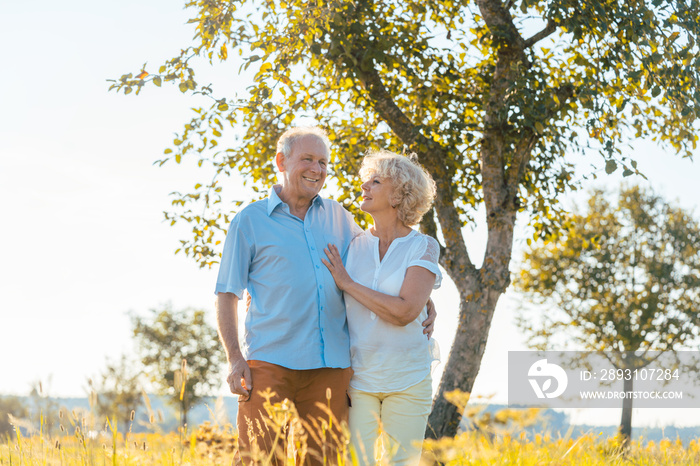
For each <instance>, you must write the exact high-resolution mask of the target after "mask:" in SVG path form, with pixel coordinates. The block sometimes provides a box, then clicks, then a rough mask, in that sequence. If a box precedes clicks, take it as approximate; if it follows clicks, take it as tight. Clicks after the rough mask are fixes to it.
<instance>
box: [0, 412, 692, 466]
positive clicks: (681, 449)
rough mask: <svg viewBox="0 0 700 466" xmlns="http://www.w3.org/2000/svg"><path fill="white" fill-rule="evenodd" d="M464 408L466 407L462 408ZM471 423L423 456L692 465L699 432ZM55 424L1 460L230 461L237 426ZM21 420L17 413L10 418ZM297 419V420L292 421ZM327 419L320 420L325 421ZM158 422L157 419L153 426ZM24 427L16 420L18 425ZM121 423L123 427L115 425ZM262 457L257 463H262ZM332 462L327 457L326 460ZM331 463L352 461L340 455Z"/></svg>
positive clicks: (278, 417) (518, 416)
mask: <svg viewBox="0 0 700 466" xmlns="http://www.w3.org/2000/svg"><path fill="white" fill-rule="evenodd" d="M467 411H468V410H467ZM270 413H271V420H270V423H269V425H270V427H272V428H274V429H276V430H278V432H279V427H280V426H282V425H289V423H290V419H291V420H292V421H291V423H292V425H295V424H294V423H295V422H297V421H298V420H297V419H295V418H294V414H295V412H294V408H293V406H292V407H291V408H290V407H289V406H286V405H285V406H282V405H280V404H275V405H272V406H271V407H270ZM465 415H468V416H470V420H473V421H474V422H473V425H474V426H475V427H476V429H475V430H470V431H468V432H463V433H461V434H458V435H457V436H456V437H454V438H444V439H441V440H438V441H425V442H424V452H425V455H424V458H425V459H426V460H428V461H427V463H428V464H429V463H436V462H440V463H443V464H447V465H523V466H526V465H549V464H552V465H584V466H587V465H639V466H644V465H699V466H700V440H698V439H696V440H692V441H690V442H688V443H687V444H685V445H684V444H683V442H681V441H680V440H668V439H667V440H662V441H660V442H657V443H655V442H653V441H644V440H638V441H632V442H631V443H630V444H629V446H628V448H627V449H624V450H623V449H622V448H621V447H620V443H619V441H618V439H616V438H606V437H604V436H603V435H602V434H600V433H598V434H596V433H595V432H592V433H589V434H586V435H583V436H578V437H576V438H574V437H571V436H569V435H565V436H564V437H558V438H553V437H552V436H550V435H548V434H546V433H543V434H535V435H534V436H530V437H529V436H528V435H526V434H525V433H524V431H523V430H522V426H523V425H524V424H526V423H527V422H528V420H529V421H531V420H532V419H533V417H535V416H536V413H534V414H532V413H529V414H528V413H526V414H523V413H522V412H515V411H514V410H508V412H506V410H504V412H503V413H502V414H501V415H500V417H499V416H498V415H497V416H495V417H492V416H487V417H483V416H482V417H479V414H478V413H470V412H466V413H465ZM59 417H60V419H59V422H58V426H59V428H58V429H54V432H52V433H47V432H46V430H45V427H44V426H45V422H44V420H40V421H39V422H38V424H39V425H38V426H35V430H33V433H32V434H31V435H26V436H23V435H21V431H18V433H19V435H15V436H13V437H12V438H7V439H5V441H4V442H3V443H2V444H1V445H0V466H11V465H42V466H43V465H60V466H71V465H104V466H106V465H112V466H117V465H163V466H165V465H201V466H207V465H229V464H231V460H232V458H233V455H234V453H235V447H234V445H235V442H236V435H237V434H236V432H235V431H234V429H233V427H232V426H230V425H226V426H214V425H211V424H209V423H204V424H202V425H200V426H199V427H198V428H197V429H196V430H191V431H187V430H180V432H179V433H145V434H144V433H138V434H136V433H131V432H130V427H131V426H127V431H126V432H123V431H122V432H119V431H118V429H117V426H115V425H114V424H112V423H111V422H109V421H107V422H106V423H105V424H103V425H102V426H101V427H100V428H97V429H96V428H95V425H96V424H98V422H96V420H95V418H94V417H93V416H92V415H90V414H89V413H80V412H73V413H65V412H61V414H60V415H59ZM20 424H22V422H20V421H19V420H17V425H20ZM297 425H298V424H297ZM326 427H327V426H326ZM154 428H157V426H154ZM28 429H29V430H31V429H30V426H27V425H26V422H25V424H24V425H23V429H22V431H25V432H26V431H27V430H28ZM122 430H123V429H122ZM299 438H301V437H299V436H297V437H296V441H297V443H296V445H292V444H290V445H287V447H286V454H287V455H286V456H287V461H286V464H288V465H293V464H294V457H295V451H297V449H298V447H299V443H298V442H299ZM265 463H266V460H265V458H264V457H261V459H260V461H259V463H257V464H265ZM330 463H331V462H329V464H330ZM332 463H333V464H338V463H340V464H344V465H350V464H353V461H352V460H344V459H340V461H337V460H336V461H333V462H332Z"/></svg>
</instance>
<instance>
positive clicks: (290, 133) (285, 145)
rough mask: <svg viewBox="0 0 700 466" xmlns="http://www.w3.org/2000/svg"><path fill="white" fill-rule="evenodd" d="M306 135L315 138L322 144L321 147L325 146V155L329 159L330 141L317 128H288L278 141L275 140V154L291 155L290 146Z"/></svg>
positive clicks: (321, 130)
mask: <svg viewBox="0 0 700 466" xmlns="http://www.w3.org/2000/svg"><path fill="white" fill-rule="evenodd" d="M308 135H314V136H317V137H318V138H319V139H320V140H321V141H322V142H323V145H324V146H326V155H328V156H329V157H330V155H331V141H330V140H329V139H328V134H327V133H326V132H325V131H324V130H323V129H322V128H320V127H318V126H297V127H295V128H289V129H288V130H287V131H285V132H284V134H282V136H280V138H279V140H277V153H279V152H282V154H284V156H285V157H289V156H290V154H291V153H292V146H293V145H294V143H295V142H296V141H297V139H299V138H302V137H304V136H308Z"/></svg>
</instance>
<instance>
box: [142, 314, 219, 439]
mask: <svg viewBox="0 0 700 466" xmlns="http://www.w3.org/2000/svg"><path fill="white" fill-rule="evenodd" d="M204 317H205V312H204V311H202V310H195V309H185V310H181V311H174V310H172V309H171V306H170V305H166V306H165V307H164V309H162V310H157V309H151V310H150V317H148V318H144V317H139V316H136V315H132V317H131V322H132V327H133V333H134V338H135V339H136V342H137V345H138V352H139V353H140V355H141V362H142V363H143V366H144V368H145V370H146V372H147V373H148V374H149V376H150V379H151V381H152V382H153V383H154V384H155V385H156V387H158V388H159V389H160V393H161V394H162V395H164V396H166V397H168V400H169V402H170V403H171V404H172V405H173V406H175V407H178V408H179V409H180V423H181V426H182V427H184V426H185V425H186V424H187V413H188V411H189V410H190V408H192V407H193V406H194V405H196V404H197V403H199V402H200V401H201V400H202V398H203V397H204V396H207V395H211V394H212V391H213V390H215V389H216V388H218V387H219V386H220V385H221V379H220V375H221V374H220V371H221V368H222V366H223V365H224V364H225V362H226V359H225V356H224V354H223V350H222V349H221V346H220V344H219V337H218V334H217V333H216V329H215V328H214V327H213V326H212V325H210V324H208V323H207V322H206V321H205V320H204Z"/></svg>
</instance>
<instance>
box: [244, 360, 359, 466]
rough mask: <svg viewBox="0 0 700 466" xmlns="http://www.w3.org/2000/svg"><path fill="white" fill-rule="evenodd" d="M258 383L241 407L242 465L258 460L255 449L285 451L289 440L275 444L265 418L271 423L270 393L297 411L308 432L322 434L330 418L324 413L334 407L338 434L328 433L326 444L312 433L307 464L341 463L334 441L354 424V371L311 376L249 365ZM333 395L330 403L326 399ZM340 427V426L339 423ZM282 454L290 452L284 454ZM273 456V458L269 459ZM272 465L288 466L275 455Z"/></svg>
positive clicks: (260, 363) (331, 370)
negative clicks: (342, 426) (344, 426)
mask: <svg viewBox="0 0 700 466" xmlns="http://www.w3.org/2000/svg"><path fill="white" fill-rule="evenodd" d="M248 365H249V366H250V371H251V375H252V378H253V389H252V390H251V395H250V398H248V399H247V400H243V399H242V397H241V398H239V401H238V419H237V424H238V432H239V437H238V448H239V452H240V455H241V457H240V458H237V459H236V462H237V463H239V464H241V463H242V464H244V465H248V464H251V462H252V461H251V458H254V457H255V454H254V450H255V448H256V447H255V446H254V444H257V448H259V449H260V451H262V452H264V453H266V454H269V453H270V452H272V451H273V450H275V449H280V448H283V447H282V445H284V440H285V439H284V438H282V439H279V441H278V442H277V443H276V444H275V443H274V442H275V433H274V432H271V431H270V430H268V428H267V427H266V426H267V425H266V423H265V421H264V417H267V413H266V411H265V408H264V407H263V403H264V402H265V398H263V397H262V396H261V395H260V393H261V392H264V391H265V390H266V389H267V388H269V389H270V390H272V391H273V392H275V393H276V395H275V396H274V397H272V398H270V401H271V402H272V403H275V402H279V401H282V400H284V399H285V398H287V399H289V400H290V401H292V402H293V403H294V405H295V406H296V409H297V412H298V413H299V417H300V419H301V420H302V421H303V423H304V428H305V429H306V430H316V429H315V426H318V425H320V424H319V419H322V420H326V421H328V418H329V416H328V414H327V413H326V411H325V410H324V409H323V408H321V407H319V406H318V405H317V403H321V404H322V405H323V406H328V405H329V404H330V410H331V412H332V413H333V416H334V417H335V419H334V420H333V428H332V432H328V433H327V435H326V436H325V438H321V437H322V434H321V433H320V432H314V433H308V434H307V435H308V437H307V439H308V440H307V445H308V452H307V454H306V458H305V461H304V463H305V464H310V465H316V464H323V457H324V455H325V457H326V458H327V460H326V464H335V463H337V461H336V458H337V450H338V445H337V443H336V442H334V441H333V440H334V439H336V438H338V436H339V434H340V429H339V427H340V425H339V424H340V422H347V419H348V395H347V389H348V384H349V383H350V378H351V377H352V369H350V368H346V369H335V368H321V369H309V370H293V369H287V368H286V367H282V366H278V365H276V364H270V363H268V362H264V361H255V360H251V361H248ZM328 389H330V394H331V399H330V402H329V401H328V400H327V398H326V394H327V390H328ZM338 421H340V422H338ZM280 451H281V452H282V454H284V452H283V451H282V450H280ZM266 456H267V455H266ZM272 456H273V462H272V464H282V463H283V461H280V460H278V458H276V456H277V455H276V454H273V455H272Z"/></svg>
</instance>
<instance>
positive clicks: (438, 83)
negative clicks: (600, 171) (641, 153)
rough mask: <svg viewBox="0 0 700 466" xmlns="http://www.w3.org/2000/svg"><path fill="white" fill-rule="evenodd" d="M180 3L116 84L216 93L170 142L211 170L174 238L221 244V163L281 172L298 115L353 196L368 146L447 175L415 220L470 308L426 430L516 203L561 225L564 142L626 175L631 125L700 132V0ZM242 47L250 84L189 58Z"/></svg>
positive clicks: (266, 176) (502, 264)
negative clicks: (437, 246)
mask: <svg viewBox="0 0 700 466" xmlns="http://www.w3.org/2000/svg"><path fill="white" fill-rule="evenodd" d="M186 6H187V7H189V8H191V9H192V19H191V20H190V22H191V23H193V24H194V25H195V28H196V29H195V36H194V39H193V43H192V44H191V45H189V46H186V47H184V48H182V49H181V51H180V53H179V54H178V55H177V56H175V57H174V58H172V59H170V60H167V61H166V62H165V63H164V64H163V65H162V66H160V68H159V69H158V70H157V72H153V73H151V72H152V71H154V70H151V71H147V70H146V67H145V65H144V67H143V68H142V69H141V70H140V71H139V72H137V73H136V74H133V73H128V74H125V75H123V76H122V77H121V78H119V79H115V80H113V81H114V82H113V84H112V85H111V87H110V89H116V90H117V91H123V92H124V93H125V94H128V93H130V92H132V91H134V90H135V93H136V94H138V93H139V92H140V91H141V90H142V89H143V86H145V85H146V84H149V83H152V84H155V85H156V86H161V85H162V83H163V82H164V81H165V82H170V83H173V84H177V85H178V86H179V89H180V90H181V91H182V92H190V93H193V94H196V95H197V96H199V97H202V98H203V99H204V100H205V104H204V105H203V106H201V107H199V108H195V109H194V114H193V117H192V119H191V120H190V121H188V122H187V123H186V124H185V125H184V129H183V131H182V132H181V133H180V134H178V135H177V137H176V138H175V140H174V141H173V144H174V148H168V149H166V150H165V157H164V158H163V159H161V160H159V163H160V164H163V163H167V162H168V161H174V162H177V163H180V162H181V161H182V160H183V158H184V157H190V158H191V159H192V160H196V162H197V163H198V164H199V165H201V166H202V165H203V166H206V167H210V168H211V169H212V171H213V172H214V173H215V176H214V177H213V179H212V178H210V175H211V172H210V171H207V172H206V173H207V174H206V175H205V176H206V177H207V178H206V181H202V182H200V183H197V184H196V185H195V186H194V189H193V191H192V192H189V193H175V197H174V199H173V201H172V202H173V204H174V206H175V207H176V210H174V211H173V212H168V213H166V218H168V219H170V220H171V221H172V222H173V223H177V222H186V223H189V224H191V226H192V231H193V234H192V236H191V237H190V238H189V239H186V240H183V241H182V242H183V247H182V248H181V250H182V251H183V252H184V253H186V254H187V255H189V256H191V257H193V258H194V259H195V260H196V261H197V262H199V263H200V264H201V265H202V266H207V265H208V266H211V264H213V263H216V262H217V261H218V257H219V256H218V254H219V252H220V246H218V245H219V243H220V241H221V239H222V238H223V236H224V233H225V229H226V227H227V225H228V223H229V221H230V219H231V212H232V210H235V205H232V204H230V203H229V202H228V199H227V198H226V193H225V192H224V191H223V187H224V186H225V183H224V182H223V180H224V179H225V177H227V176H229V175H230V174H232V173H240V174H242V175H243V176H244V179H245V182H246V183H248V185H250V186H251V187H252V188H254V189H256V190H261V189H262V188H264V187H269V186H270V185H271V184H272V183H273V181H274V170H273V164H272V155H273V154H274V153H275V141H276V139H277V137H278V136H279V135H280V134H281V132H282V131H283V130H284V129H286V128H287V127H288V126H289V125H290V124H292V122H293V121H294V119H295V118H296V117H302V116H304V117H311V118H314V119H316V121H318V122H320V123H321V124H322V125H323V126H325V127H326V128H327V129H328V130H329V132H330V135H331V138H332V142H333V145H334V159H335V160H334V161H335V167H334V170H333V172H332V175H333V178H334V182H335V184H336V187H337V188H338V192H339V193H340V194H339V195H338V197H337V199H338V200H339V201H341V202H343V203H344V204H345V205H346V206H347V207H348V208H349V209H350V210H351V211H353V212H356V213H357V208H356V207H355V206H353V205H352V202H353V199H354V192H357V190H358V186H359V182H358V179H357V169H358V165H359V163H360V160H361V154H362V152H363V151H364V150H365V149H367V148H370V147H377V146H379V147H382V148H390V149H393V150H398V151H401V150H402V149H405V150H406V151H409V152H414V153H416V154H417V157H418V160H419V161H420V163H421V164H423V166H424V167H425V168H426V169H427V170H428V172H429V173H430V174H431V175H432V177H433V178H434V179H435V181H436V184H437V187H438V190H437V192H438V194H437V199H436V201H435V206H434V210H433V212H432V213H431V214H430V215H427V216H426V217H425V219H424V220H423V222H422V224H421V229H422V231H423V232H425V233H427V234H430V235H433V236H435V237H436V238H438V240H439V241H440V242H441V244H442V248H443V250H442V255H441V259H440V263H441V265H442V266H443V267H444V268H445V270H446V271H447V273H448V274H449V276H450V277H451V279H452V280H453V282H454V283H455V285H456V287H457V289H458V291H459V296H460V311H459V323H458V328H457V330H456V337H455V340H454V344H453V347H452V350H451V352H450V355H449V357H448V360H447V363H446V366H445V371H444V373H443V377H442V380H441V383H440V388H439V392H438V394H437V396H436V399H435V403H434V406H433V411H432V413H431V416H430V419H429V427H428V431H427V432H426V434H427V435H428V436H430V437H434V438H435V437H441V436H443V435H453V434H454V433H455V432H456V430H457V427H458V425H459V421H460V417H461V415H460V413H459V411H458V409H457V408H456V407H455V406H453V405H451V404H450V403H449V402H447V401H446V400H445V399H444V396H443V394H444V393H445V392H446V391H451V390H454V389H461V390H463V391H471V388H472V385H473V383H474V379H475V378H476V375H477V372H478V369H479V366H480V363H481V358H482V356H483V353H484V349H485V345H486V341H487V336H488V331H489V328H490V325H491V319H492V317H493V314H494V310H495V307H496V304H497V302H498V300H499V298H500V296H501V295H502V294H503V293H504V291H505V290H506V288H507V287H508V286H509V284H510V273H509V264H510V259H511V255H512V246H513V227H514V223H515V218H516V215H517V214H518V213H519V212H521V211H526V212H527V213H528V214H529V219H530V224H531V225H532V226H533V227H534V229H535V237H536V238H540V237H542V238H550V237H552V236H554V235H555V234H556V233H557V231H558V229H559V225H560V221H561V218H562V208H561V206H560V204H559V203H558V198H560V197H561V194H562V193H564V192H566V191H567V190H570V189H574V188H576V187H577V186H578V183H577V182H576V180H577V179H579V178H580V177H574V176H573V175H574V167H573V165H572V164H571V162H570V160H569V159H567V157H566V155H567V154H571V153H574V152H587V151H593V152H599V153H600V154H601V155H602V157H603V160H605V169H606V171H607V172H612V171H614V170H615V169H617V168H618V167H621V168H622V169H623V170H624V174H625V175H630V174H633V173H638V171H637V168H636V163H635V161H634V160H632V159H630V158H629V157H628V156H626V155H625V154H624V152H623V149H624V148H625V147H626V146H625V143H626V142H627V141H628V140H629V139H631V138H645V137H646V138H651V139H654V140H656V141H658V142H660V143H664V144H666V145H668V146H670V147H671V148H673V149H675V150H677V151H678V152H682V153H683V154H685V155H687V156H690V154H691V151H692V150H693V149H694V148H695V147H696V141H697V136H696V134H695V129H696V128H697V119H698V116H700V106H699V105H700V92H699V91H700V88H699V86H698V82H699V71H698V70H700V66H698V65H700V58H699V57H698V52H699V50H700V48H699V46H698V41H697V35H698V32H699V31H700V24H699V23H698V20H697V18H698V17H700V4H699V3H698V2H696V1H678V2H666V1H661V0H653V1H646V2H645V1H631V2H610V1H606V0H592V1H587V2H579V1H575V0H548V1H544V0H540V1H538V0H508V1H505V2H503V1H501V0H476V1H474V2H469V1H456V2H455V1H451V0H450V1H447V0H440V1H431V2H424V1H422V0H421V1H418V0H406V1H402V2H394V1H390V0H383V1H382V0H376V1H372V0H356V1H353V2H347V1H339V0H312V1H308V2H307V1H301V0H284V1H282V0H279V1H277V0H268V1H265V2H252V1H244V0H241V1H231V0H189V1H187V2H186ZM232 57H237V58H232ZM234 59H235V60H238V62H240V63H241V68H240V69H241V72H243V71H246V72H247V71H248V70H250V71H251V85H250V86H249V87H247V88H246V89H242V87H243V86H239V89H240V90H239V92H238V93H237V94H236V95H223V94H219V93H218V92H217V91H216V87H215V86H214V85H213V84H203V83H200V82H197V81H196V73H195V68H197V67H201V66H206V65H207V63H208V64H210V65H215V64H216V63H218V62H222V61H226V60H234ZM149 73H150V74H149ZM226 129H229V134H228V135H225V134H224V132H225V130H226ZM222 138H228V139H222ZM220 142H221V144H220ZM481 205H483V206H484V207H485V211H486V222H487V225H488V242H487V245H486V248H485V254H484V257H483V262H482V265H481V267H477V266H476V265H475V261H474V260H472V257H471V256H470V254H469V252H468V249H467V246H466V244H465V242H464V238H463V236H462V232H461V229H462V228H463V227H464V226H465V225H467V224H470V223H473V222H474V221H475V213H476V211H477V209H478V208H479V206H481ZM359 218H360V219H361V220H362V217H361V216H359ZM436 220H437V222H436ZM438 224H439V228H438ZM477 263H478V261H477Z"/></svg>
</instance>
